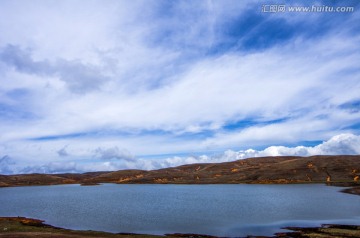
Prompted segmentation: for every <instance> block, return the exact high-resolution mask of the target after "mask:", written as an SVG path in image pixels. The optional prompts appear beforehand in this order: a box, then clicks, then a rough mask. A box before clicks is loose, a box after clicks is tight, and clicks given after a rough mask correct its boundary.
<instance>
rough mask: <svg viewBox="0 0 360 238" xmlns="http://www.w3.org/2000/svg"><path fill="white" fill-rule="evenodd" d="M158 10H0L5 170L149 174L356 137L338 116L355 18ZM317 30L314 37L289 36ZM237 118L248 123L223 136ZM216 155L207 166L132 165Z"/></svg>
mask: <svg viewBox="0 0 360 238" xmlns="http://www.w3.org/2000/svg"><path fill="white" fill-rule="evenodd" d="M165 3H166V1H164V2H162V1H146V3H145V2H144V1H106V2H103V1H91V2H89V3H86V4H84V3H83V2H82V1H77V2H74V1H68V0H65V1H61V2H57V3H56V4H54V3H49V2H43V1H39V0H35V1H34V2H31V3H28V2H26V1H20V0H15V1H7V0H5V1H1V2H0V15H1V16H2V20H1V21H0V35H1V36H2V37H1V38H0V131H1V134H0V145H1V147H0V155H9V156H11V158H12V159H13V160H16V161H18V162H17V165H19V166H22V165H29V164H31V163H34V164H36V166H37V165H39V166H41V165H43V164H49V165H50V164H51V163H55V162H57V161H60V162H61V163H71V162H74V163H75V164H76V166H77V167H76V166H75V168H74V170H84V169H85V167H84V165H83V164H82V163H83V162H84V161H87V160H92V162H93V163H94V168H96V166H99V167H101V168H103V169H114V168H118V167H119V168H120V167H121V166H123V167H131V166H135V167H143V168H158V167H162V166H170V165H171V164H179V163H183V162H188V163H191V162H194V161H212V160H214V161H216V160H219V161H220V160H222V159H223V160H228V159H229V158H235V157H236V158H242V157H241V156H242V154H241V153H239V152H234V150H235V149H236V148H250V147H259V146H262V147H263V146H268V145H271V144H278V145H281V144H285V143H294V144H298V143H299V142H301V141H314V140H316V141H318V140H324V139H326V138H330V137H332V136H335V135H337V134H341V133H354V134H358V133H359V129H358V127H356V126H354V125H356V124H357V123H358V121H359V118H360V112H359V111H357V110H349V109H344V108H342V107H341V105H343V104H346V103H348V104H349V105H351V103H352V102H354V101H358V100H360V98H359V93H358V92H359V91H360V84H359V77H360V71H359V70H358V68H359V66H358V62H360V55H359V53H358V52H359V49H360V48H359V46H360V44H359V43H360V38H359V36H358V33H357V32H356V30H354V29H353V28H352V27H351V26H353V25H354V24H356V22H357V21H358V18H359V13H358V12H354V13H353V14H347V15H344V14H342V15H333V16H332V17H331V19H328V18H327V17H326V16H325V14H318V15H316V16H315V15H313V14H312V16H311V17H310V16H309V15H307V14H275V15H269V14H267V15H266V14H265V15H264V14H261V13H259V11H258V10H259V9H260V8H259V7H261V6H260V5H257V4H259V3H252V2H251V1H244V2H241V3H239V2H236V1H221V2H220V1H219V2H213V1H203V2H176V3H166V4H170V5H171V6H164V5H163V4H165ZM274 19H275V20H279V22H282V23H284V24H276V25H277V26H279V25H281V26H284V27H285V28H284V29H283V30H284V31H285V32H284V35H285V36H286V34H289V35H291V34H292V32H293V31H296V34H293V36H292V38H290V39H289V40H284V41H280V43H279V44H275V43H274V44H273V45H271V46H269V47H264V48H259V49H254V48H251V47H250V46H249V48H251V49H249V50H248V49H247V48H246V47H245V48H244V47H242V43H244V41H245V40H246V39H247V37H249V36H250V35H254V34H255V37H254V42H257V41H256V40H259V39H263V38H264V37H265V39H266V37H270V36H269V33H268V32H267V31H266V32H265V31H264V32H261V31H260V30H259V29H261V28H262V26H264V25H267V24H269V22H270V23H271V22H272V21H273V20H274ZM324 19H325V20H327V24H326V25H323V27H322V31H319V32H317V33H316V34H315V32H312V27H298V26H299V24H300V23H301V24H308V25H309V24H310V25H311V26H312V25H313V24H314V23H313V22H314V21H316V22H320V21H321V20H322V21H324ZM253 20H254V21H253ZM256 22H258V23H259V24H258V25H251V24H256ZM250 23H251V24H250ZM249 24H250V25H249ZM318 25H322V24H320V23H319V24H318ZM327 25H330V26H332V27H330V28H329V29H327ZM9 26H11V27H9ZM272 26H273V25H270V26H269V27H272ZM286 26H287V27H288V28H289V29H288V28H286ZM247 27H248V28H249V27H250V28H251V29H248V28H247ZM290 28H291V29H290ZM246 29H248V30H246ZM269 29H270V28H269ZM276 29H277V28H276ZM280 29H282V28H280ZM270 30H271V29H270ZM256 34H258V36H256ZM267 34H268V35H267ZM234 35H235V36H234ZM280 35H281V34H280ZM274 36H275V38H276V37H277V36H278V34H274ZM280 38H281V37H280ZM275 40H281V39H278V38H276V39H275ZM266 42H267V41H266ZM269 42H271V41H269ZM355 106H356V105H355ZM278 119H280V121H278V122H276V123H271V121H276V120H278ZM242 120H244V121H251V122H252V123H253V124H250V125H248V126H244V127H241V126H240V127H238V128H233V129H230V130H227V129H224V128H225V126H226V125H227V124H231V123H235V124H236V122H238V121H242ZM66 145H67V147H65V146H66ZM330 147H331V148H333V146H330ZM97 148H98V149H97ZM119 148H124V150H127V151H131V154H132V155H131V154H130V153H129V154H130V155H129V154H128V153H127V152H124V151H122V150H121V149H119ZM228 148H230V149H232V150H233V151H228V152H227V154H226V156H225V155H223V156H220V157H214V156H210V157H206V156H205V157H201V158H200V157H199V158H198V157H188V158H185V159H184V158H182V157H174V158H169V159H168V160H161V159H160V160H158V161H157V162H156V161H155V160H151V161H150V162H149V161H147V160H146V159H136V161H134V160H135V159H133V158H141V157H142V155H152V154H155V155H162V154H182V153H193V152H199V151H200V152H204V153H206V152H207V151H212V150H215V151H223V150H226V149H228ZM342 148H343V149H344V147H342ZM270 150H274V151H273V152H274V153H281V151H282V150H284V151H286V150H290V151H289V152H288V153H297V154H306V153H310V152H309V149H306V148H305V149H304V148H301V147H300V148H298V149H297V151H296V152H295V149H289V148H286V147H284V148H283V149H280V147H279V148H275V149H273V148H272V149H269V151H270ZM314 150H315V149H314ZM322 150H323V151H321V153H323V152H324V153H325V151H326V150H328V151H330V149H326V145H324V147H323V149H322ZM94 151H97V152H96V153H95V152H94ZM337 151H338V150H337ZM346 151H350V149H348V150H344V153H345V152H346ZM250 152H251V153H250ZM234 153H235V154H234ZM242 153H245V152H242ZM257 153H259V152H258V151H248V152H246V153H245V154H253V155H254V156H255V155H256V154H257ZM264 153H265V152H264ZM268 153H270V152H268ZM284 153H285V152H284ZM94 154H95V155H96V156H94ZM62 155H63V156H62ZM64 155H67V156H64ZM101 158H124V159H120V160H118V161H115V160H114V159H110V161H104V160H101ZM31 160H35V161H31ZM96 160H101V161H96ZM139 161H140V162H139ZM115 162H116V163H115ZM79 164H81V166H80V165H79ZM51 166H53V167H54V165H53V164H52V165H51ZM89 166H90V165H89ZM90 167H91V166H90ZM90 167H88V169H89V170H91V169H92V168H90ZM68 169H69V170H70V168H68ZM55 170H58V169H57V168H56V169H55ZM55 170H51V169H50V170H49V171H55ZM85 170H86V169H85Z"/></svg>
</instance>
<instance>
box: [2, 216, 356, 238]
mask: <svg viewBox="0 0 360 238" xmlns="http://www.w3.org/2000/svg"><path fill="white" fill-rule="evenodd" d="M287 229H288V230H292V231H291V232H284V233H277V234H274V236H272V237H274V238H276V237H277V238H280V237H283V238H286V237H288V238H302V237H308V238H326V237H328V238H354V237H360V226H351V225H323V226H322V227H315V228H300V227H288V228H287ZM0 237H8V238H23V237H24V238H28V237H40V238H44V237H52V238H61V237H65V238H66V237H67V238H85V237H104V238H107V237H120V238H160V237H161V238H164V237H169V238H170V237H188V238H190V237H191V238H215V237H214V236H207V235H197V234H171V235H165V236H156V235H144V234H127V233H120V234H113V233H107V232H97V231H74V230H68V229H62V228H58V227H54V226H51V225H47V224H44V223H43V221H41V220H37V219H31V218H25V217H0ZM249 237H256V236H249ZM263 238H266V237H263Z"/></svg>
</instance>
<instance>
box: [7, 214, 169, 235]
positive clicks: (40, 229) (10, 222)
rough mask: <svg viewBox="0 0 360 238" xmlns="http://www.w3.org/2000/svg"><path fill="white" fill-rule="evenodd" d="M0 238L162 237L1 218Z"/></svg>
mask: <svg viewBox="0 0 360 238" xmlns="http://www.w3.org/2000/svg"><path fill="white" fill-rule="evenodd" d="M0 237H10V238H20V237H53V238H57V237H59V238H60V237H68V238H81V237H104V238H106V237H119V238H127V237H129V238H130V237H131V238H134V237H136V238H145V237H146V238H158V237H162V236H155V235H138V234H113V233H107V232H98V231H74V230H68V229H62V228H58V227H54V226H51V225H47V224H44V223H43V221H41V220H37V219H31V218H25V217H1V218H0Z"/></svg>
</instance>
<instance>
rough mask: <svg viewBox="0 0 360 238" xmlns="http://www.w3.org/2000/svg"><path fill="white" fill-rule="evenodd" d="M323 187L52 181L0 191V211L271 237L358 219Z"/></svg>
mask: <svg viewBox="0 0 360 238" xmlns="http://www.w3.org/2000/svg"><path fill="white" fill-rule="evenodd" d="M340 189H341V188H338V187H330V186H325V185H320V184H317V185H313V184H311V185H309V184H303V185H245V184H240V185H155V184H146V185H125V184H103V185H101V186H79V185H57V186H35V187H34V186H32V187H13V188H1V189H0V216H25V217H31V218H39V219H43V220H45V221H46V222H47V223H48V224H51V225H54V226H59V227H64V228H71V229H81V230H99V231H108V232H133V233H147V234H165V233H176V232H178V233H198V234H209V235H217V236H246V235H248V234H252V235H272V234H273V233H274V232H278V231H281V230H280V228H281V227H284V226H313V225H319V224H322V223H336V224H340V223H343V224H360V196H355V195H350V194H344V193H340V192H338V191H339V190H340Z"/></svg>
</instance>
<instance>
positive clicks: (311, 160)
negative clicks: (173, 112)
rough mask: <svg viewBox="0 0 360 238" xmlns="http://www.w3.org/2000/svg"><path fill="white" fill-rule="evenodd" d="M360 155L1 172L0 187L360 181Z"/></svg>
mask: <svg viewBox="0 0 360 238" xmlns="http://www.w3.org/2000/svg"><path fill="white" fill-rule="evenodd" d="M359 177H360V155H340V156H311V157H294V156H282V157H261V158H249V159H244V160H238V161H233V162H225V163H208V164H189V165H182V166H178V167H173V168H166V169H159V170H152V171H143V170H120V171H116V172H95V173H84V174H51V175H50V174H28V175H8V176H6V175H0V186H26V185H52V184H72V183H81V184H96V183H106V182H111V183H161V184H164V183H171V184H228V183H308V182H312V183H326V182H330V183H337V182H341V183H343V182H352V183H354V182H355V183H358V182H359V181H360V179H359Z"/></svg>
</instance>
